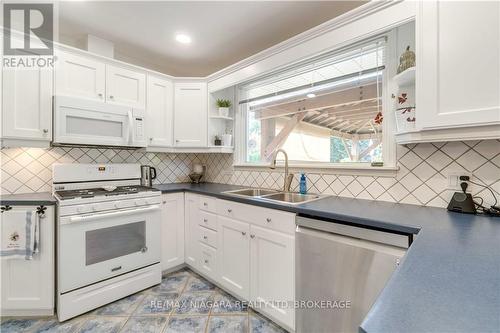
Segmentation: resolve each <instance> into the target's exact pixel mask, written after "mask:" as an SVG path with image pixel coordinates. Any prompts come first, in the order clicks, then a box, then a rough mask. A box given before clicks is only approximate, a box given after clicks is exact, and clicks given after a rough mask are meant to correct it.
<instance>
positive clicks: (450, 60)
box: [416, 1, 500, 136]
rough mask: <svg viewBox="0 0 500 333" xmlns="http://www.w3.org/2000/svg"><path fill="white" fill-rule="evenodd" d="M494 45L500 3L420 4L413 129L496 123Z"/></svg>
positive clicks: (499, 78) (499, 111)
mask: <svg viewBox="0 0 500 333" xmlns="http://www.w3.org/2000/svg"><path fill="white" fill-rule="evenodd" d="M499 46H500V2H497V1H491V2H488V1H482V2H479V3H478V2H474V1H421V2H420V9H419V12H418V14H417V117H416V118H417V128H418V129H423V130H427V129H447V128H456V127H464V126H481V125H494V124H500V48H499ZM499 136H500V135H499Z"/></svg>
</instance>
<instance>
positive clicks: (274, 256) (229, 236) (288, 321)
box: [185, 193, 295, 331]
mask: <svg viewBox="0 0 500 333" xmlns="http://www.w3.org/2000/svg"><path fill="white" fill-rule="evenodd" d="M185 230H186V235H185V239H186V256H185V257H186V263H187V264H188V265H190V266H191V267H193V268H195V269H196V270H197V271H198V272H199V273H201V274H202V275H205V276H206V277H207V278H210V279H211V280H212V281H215V282H216V283H217V284H218V285H219V286H220V287H222V288H223V289H225V290H227V291H228V292H230V293H231V294H233V295H234V296H236V297H238V298H239V299H240V300H244V301H250V302H251V303H250V305H251V306H254V305H256V306H257V307H256V309H257V310H258V311H260V312H262V313H263V314H265V315H267V316H269V317H270V318H271V319H273V320H274V321H276V322H277V323H279V324H280V325H282V326H283V327H285V328H287V329H289V330H291V331H293V330H295V311H294V307H293V306H294V301H295V214H293V213H288V212H283V211H279V210H274V209H268V208H263V207H257V206H253V205H248V204H241V203H237V202H234V201H227V200H220V199H215V198H214V197H207V196H204V195H197V194H193V193H186V219H185ZM254 307H255V306H254Z"/></svg>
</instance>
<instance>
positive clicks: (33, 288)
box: [0, 206, 55, 316]
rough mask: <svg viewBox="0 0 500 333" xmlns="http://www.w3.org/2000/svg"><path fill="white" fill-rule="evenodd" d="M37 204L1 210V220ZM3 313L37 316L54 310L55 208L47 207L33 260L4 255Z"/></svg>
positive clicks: (0, 307) (49, 313)
mask: <svg viewBox="0 0 500 333" xmlns="http://www.w3.org/2000/svg"><path fill="white" fill-rule="evenodd" d="M36 209H37V207H36V206H14V207H12V209H11V210H8V211H5V212H3V213H2V217H1V218H2V220H4V221H5V220H6V219H8V218H9V215H11V214H13V213H15V212H21V213H23V214H24V213H25V212H26V211H33V210H36ZM1 268H2V273H1V277H2V284H1V285H2V287H1V304H0V314H1V315H2V316H36V315H52V314H53V313H54V285H55V283H54V281H55V277H54V207H53V206H48V207H47V210H46V211H45V217H43V218H41V219H40V252H39V253H38V254H35V255H34V256H33V260H25V259H7V258H2V260H1Z"/></svg>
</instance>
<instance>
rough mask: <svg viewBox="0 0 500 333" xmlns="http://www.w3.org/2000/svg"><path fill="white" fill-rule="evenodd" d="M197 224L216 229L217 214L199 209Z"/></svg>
mask: <svg viewBox="0 0 500 333" xmlns="http://www.w3.org/2000/svg"><path fill="white" fill-rule="evenodd" d="M199 215H200V219H199V225H201V226H203V227H205V228H208V229H212V230H215V231H217V215H215V214H212V213H208V212H204V211H200V214H199Z"/></svg>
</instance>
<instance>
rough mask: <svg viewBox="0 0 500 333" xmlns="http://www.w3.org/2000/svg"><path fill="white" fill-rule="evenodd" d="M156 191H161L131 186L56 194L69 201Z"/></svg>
mask: <svg viewBox="0 0 500 333" xmlns="http://www.w3.org/2000/svg"><path fill="white" fill-rule="evenodd" d="M156 191H159V190H158V189H155V188H153V187H148V186H142V185H131V186H118V187H117V188H116V189H114V190H112V191H108V190H105V189H104V188H102V187H96V188H88V189H78V190H66V191H56V192H55V194H56V196H57V197H58V198H59V199H60V200H68V199H77V198H81V199H86V198H95V197H111V196H126V195H128V194H136V193H141V192H156ZM117 199H118V198H117Z"/></svg>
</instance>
